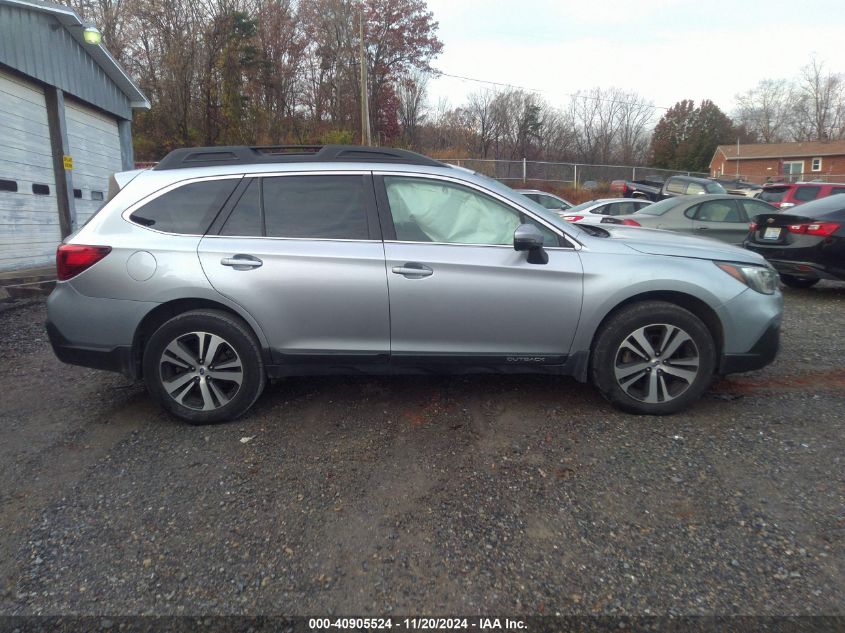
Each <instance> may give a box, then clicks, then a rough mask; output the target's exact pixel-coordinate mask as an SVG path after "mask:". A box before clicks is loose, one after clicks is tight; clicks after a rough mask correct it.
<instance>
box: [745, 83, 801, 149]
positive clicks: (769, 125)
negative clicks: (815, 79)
mask: <svg viewBox="0 0 845 633" xmlns="http://www.w3.org/2000/svg"><path fill="white" fill-rule="evenodd" d="M794 98H795V97H794V88H793V86H792V83H791V82H789V81H787V80H786V79H764V80H763V81H761V82H760V83H759V84H757V85H756V86H755V87H754V88H752V89H751V90H749V91H748V92H746V93H744V94H741V95H737V97H736V100H737V111H736V113H735V117H734V118H735V119H736V121H737V123H739V124H740V125H744V126H745V127H746V129H747V130H748V131H749V132H751V133H752V134H754V135H755V136H756V137H757V138H758V139H759V140H760V141H761V142H763V143H782V142H784V141H786V140H788V138H789V133H790V130H791V128H792V126H793V115H794V110H793V107H792V104H793V101H794Z"/></svg>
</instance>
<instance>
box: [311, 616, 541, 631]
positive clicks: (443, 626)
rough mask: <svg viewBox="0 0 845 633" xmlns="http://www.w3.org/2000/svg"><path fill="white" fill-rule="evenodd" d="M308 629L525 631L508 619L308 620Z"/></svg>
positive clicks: (520, 623)
mask: <svg viewBox="0 0 845 633" xmlns="http://www.w3.org/2000/svg"><path fill="white" fill-rule="evenodd" d="M308 628H309V629H311V630H314V631H319V630H328V629H355V630H361V629H364V630H376V629H394V628H396V629H409V630H424V631H441V630H447V629H465V630H471V629H476V630H478V631H494V630H511V631H518V630H523V629H525V628H526V627H525V622H524V621H523V620H519V619H511V618H310V619H309V620H308Z"/></svg>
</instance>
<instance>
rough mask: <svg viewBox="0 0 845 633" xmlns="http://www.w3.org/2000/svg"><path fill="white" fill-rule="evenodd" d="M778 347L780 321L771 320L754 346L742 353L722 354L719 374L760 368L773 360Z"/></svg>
mask: <svg viewBox="0 0 845 633" xmlns="http://www.w3.org/2000/svg"><path fill="white" fill-rule="evenodd" d="M779 349H780V322H779V321H778V322H772V323H770V324H769V327H767V328H766V330H765V331H764V332H763V335H762V336H761V337H760V338H759V339H758V340H757V342H756V343H755V344H754V346H753V347H752V348H751V349H750V350H748V352H746V353H744V354H724V355H722V362H721V363H720V365H719V375H720V376H724V375H725V374H736V373H740V372H744V371H751V370H753V369H760V368H762V367H765V366H766V365H768V364H769V363H771V362H772V361H774V360H775V357H776V356H777V355H778V350H779Z"/></svg>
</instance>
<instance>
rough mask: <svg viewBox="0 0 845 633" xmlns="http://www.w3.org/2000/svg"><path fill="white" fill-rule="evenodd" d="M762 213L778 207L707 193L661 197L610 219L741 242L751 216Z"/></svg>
mask: <svg viewBox="0 0 845 633" xmlns="http://www.w3.org/2000/svg"><path fill="white" fill-rule="evenodd" d="M761 213H777V209H775V208H774V207H773V206H772V205H770V204H768V203H766V202H763V201H761V200H754V199H752V198H746V197H745V196H737V195H726V194H706V195H697V196H678V197H676V198H668V199H666V200H661V201H660V202H656V203H654V204H651V205H649V206H647V207H645V208H643V209H640V210H639V211H637V212H636V213H634V214H631V215H624V216H616V217H615V218H613V221H614V223H618V224H628V225H639V226H644V227H647V228H650V229H665V230H667V231H677V232H679V233H686V234H688V235H697V236H698V237H710V238H713V239H717V240H721V241H723V242H728V243H730V244H742V241H743V240H744V239H745V237H746V236H747V235H748V224H749V222H750V220H751V218H753V217H754V216H755V215H759V214H761Z"/></svg>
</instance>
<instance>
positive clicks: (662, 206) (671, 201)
mask: <svg viewBox="0 0 845 633" xmlns="http://www.w3.org/2000/svg"><path fill="white" fill-rule="evenodd" d="M676 204H678V199H677V198H666V200H661V201H660V202H655V203H654V204H649V205H646V206H644V207H643V208H642V209H640V210H639V211H637V214H638V215H639V214H642V215H663V214H664V213H666V212H667V211H668V210H669V209H671V208H672V207H674V206H675V205H676Z"/></svg>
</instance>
